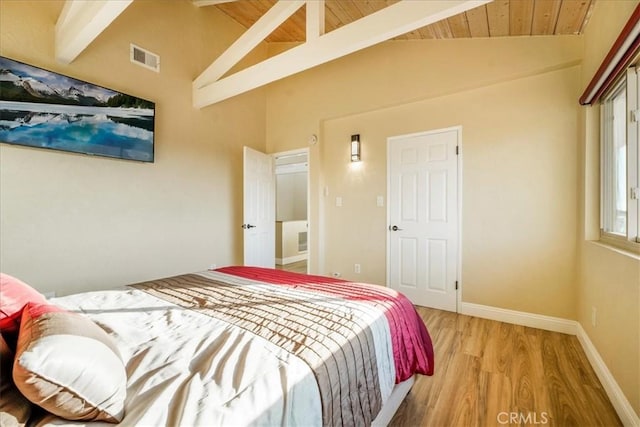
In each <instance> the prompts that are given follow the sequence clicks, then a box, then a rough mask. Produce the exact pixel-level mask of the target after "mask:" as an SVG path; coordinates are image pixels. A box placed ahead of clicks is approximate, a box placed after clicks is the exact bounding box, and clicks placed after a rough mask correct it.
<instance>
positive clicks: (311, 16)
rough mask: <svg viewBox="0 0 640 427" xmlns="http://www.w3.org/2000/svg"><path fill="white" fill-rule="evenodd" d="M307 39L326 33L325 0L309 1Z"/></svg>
mask: <svg viewBox="0 0 640 427" xmlns="http://www.w3.org/2000/svg"><path fill="white" fill-rule="evenodd" d="M306 28H307V41H309V40H313V39H317V38H318V37H320V36H321V35H323V34H324V0H309V1H307V27H306Z"/></svg>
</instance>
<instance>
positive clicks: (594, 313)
mask: <svg viewBox="0 0 640 427" xmlns="http://www.w3.org/2000/svg"><path fill="white" fill-rule="evenodd" d="M591 324H592V325H593V327H594V328H595V327H596V325H597V324H598V309H597V308H595V307H591Z"/></svg>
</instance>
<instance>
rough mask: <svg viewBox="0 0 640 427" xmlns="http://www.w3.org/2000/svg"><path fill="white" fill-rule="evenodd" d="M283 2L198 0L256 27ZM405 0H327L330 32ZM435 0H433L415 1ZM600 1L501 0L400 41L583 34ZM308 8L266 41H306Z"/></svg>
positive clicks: (406, 36)
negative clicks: (273, 7) (268, 12)
mask: <svg viewBox="0 0 640 427" xmlns="http://www.w3.org/2000/svg"><path fill="white" fill-rule="evenodd" d="M276 1H277V0H236V1H219V0H194V3H195V4H198V3H199V4H204V3H208V4H209V5H213V6H214V7H216V8H218V9H219V10H220V11H222V12H223V13H225V14H226V15H228V16H230V17H231V18H232V19H234V20H235V21H237V22H238V23H240V24H241V25H242V26H244V27H246V28H249V27H251V26H252V25H253V24H254V23H255V22H256V21H257V20H258V19H259V18H260V17H261V16H263V15H264V14H265V13H266V12H267V10H269V9H270V8H271V7H272V6H273V5H274V4H275V3H276ZM398 1H399V0H325V30H326V32H330V31H333V30H335V29H336V28H340V27H342V26H344V25H347V24H349V23H351V22H353V21H356V20H358V19H360V18H362V17H364V16H367V15H370V14H372V13H374V12H377V11H379V10H381V9H384V8H385V7H387V6H390V5H392V4H394V3H397V2H398ZM413 1H431V0H413ZM594 3H595V0H495V1H493V2H492V3H489V4H486V5H481V6H479V7H476V8H473V9H471V10H468V11H466V12H463V13H460V14H457V15H454V16H451V17H449V18H447V19H443V20H442V21H438V22H435V23H433V24H431V25H427V26H425V27H422V28H419V29H416V30H413V31H411V32H408V33H405V34H402V35H400V36H398V37H395V39H396V40H410V39H450V38H468V37H504V36H538V35H554V34H555V35H564V34H580V33H582V31H583V30H584V27H585V25H586V24H587V22H588V20H589V16H590V15H591V9H592V8H593V4H594ZM305 20H306V8H304V7H303V8H301V9H299V10H298V11H297V12H296V13H295V14H293V15H292V16H291V17H290V18H289V19H288V20H287V21H286V22H284V23H283V24H282V25H281V26H280V27H278V28H277V29H275V30H274V31H273V32H272V33H271V34H270V35H269V36H268V37H267V38H266V39H265V40H266V41H267V42H303V41H305V36H306V31H305Z"/></svg>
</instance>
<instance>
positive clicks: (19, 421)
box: [0, 335, 31, 427]
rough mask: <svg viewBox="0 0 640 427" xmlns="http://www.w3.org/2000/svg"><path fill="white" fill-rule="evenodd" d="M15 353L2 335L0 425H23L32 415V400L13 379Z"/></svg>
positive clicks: (0, 348)
mask: <svg viewBox="0 0 640 427" xmlns="http://www.w3.org/2000/svg"><path fill="white" fill-rule="evenodd" d="M12 366H13V353H12V352H11V350H10V349H9V346H8V345H7V343H6V342H5V340H4V338H2V335H0V426H2V427H22V426H24V425H26V424H27V421H28V420H29V416H30V415H31V402H29V401H28V400H27V399H25V397H24V396H23V395H21V394H20V392H19V391H18V389H17V388H16V386H15V385H14V384H13V380H12V379H11V369H12Z"/></svg>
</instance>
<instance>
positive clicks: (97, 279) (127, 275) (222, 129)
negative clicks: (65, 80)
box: [0, 0, 266, 294]
mask: <svg viewBox="0 0 640 427" xmlns="http://www.w3.org/2000/svg"><path fill="white" fill-rule="evenodd" d="M61 8H62V2H61V1H41V0H39V1H5V0H3V1H1V2H0V31H1V32H0V40H1V43H0V53H1V54H2V55H3V56H7V57H10V58H13V59H17V60H20V61H24V62H27V63H30V64H33V65H36V66H40V67H43V68H47V69H51V70H53V71H57V72H60V73H62V74H65V75H68V76H71V77H75V78H79V79H83V80H87V81H89V82H92V83H96V84H99V85H102V86H106V87H109V88H113V89H116V90H120V91H123V92H126V93H130V94H132V95H136V96H139V97H142V98H146V99H150V100H153V101H155V102H156V127H155V142H156V159H155V163H153V164H143V163H136V162H128V161H119V160H112V159H104V158H97V157H87V156H82V155H74V154H68V153H59V152H51V151H45V150H38V149H29V148H20V147H15V146H9V145H6V144H1V145H0V190H1V191H0V203H1V204H0V214H1V215H0V217H1V221H2V222H1V224H0V231H1V234H2V238H1V239H0V244H1V247H0V265H1V268H2V271H4V272H6V273H9V274H12V275H15V276H17V277H20V278H22V279H24V280H25V281H27V282H28V283H31V284H33V285H34V286H35V287H36V288H38V289H39V290H40V291H42V292H50V291H56V292H58V294H66V293H71V292H77V291H84V290H88V289H97V288H108V287H113V286H117V285H123V284H126V283H131V282H135V281H140V280H146V279H151V278H155V277H162V276H166V275H173V274H178V273H183V272H192V271H197V270H203V269H206V268H208V267H209V265H210V264H211V263H217V264H218V265H223V264H230V263H235V262H241V259H242V258H241V250H242V248H241V241H242V240H241V238H242V235H241V229H240V227H239V224H240V220H239V218H241V208H242V206H241V198H240V197H239V196H238V195H239V194H240V191H241V179H242V167H241V162H242V145H243V144H246V145H249V146H253V147H255V148H258V149H264V133H265V101H264V99H265V98H264V90H257V91H253V92H251V93H250V94H246V95H242V96H239V97H236V98H234V99H232V100H229V101H227V102H223V103H220V104H217V105H215V106H211V107H207V108H205V109H203V110H195V109H193V107H192V106H191V82H192V80H193V79H194V77H196V76H197V75H198V74H199V73H200V72H201V71H202V70H204V69H205V68H206V66H207V65H208V64H209V63H210V62H211V61H212V60H213V59H214V58H215V57H216V56H217V55H219V54H220V52H222V50H223V49H224V48H226V46H228V45H229V44H230V43H231V41H232V40H233V39H234V38H235V37H237V36H238V35H239V34H241V32H242V28H241V27H240V26H239V25H237V24H236V23H235V22H232V21H231V20H230V19H229V18H227V17H225V16H224V15H222V14H219V13H218V12H216V11H215V9H213V8H196V7H194V6H193V5H192V4H191V3H190V2H188V1H186V0H180V1H174V0H155V1H153V2H148V1H140V2H139V1H136V2H133V4H132V5H131V6H130V7H129V8H128V9H127V10H125V12H124V13H123V14H122V15H121V16H120V17H118V19H117V20H116V21H115V22H114V23H113V24H112V25H111V26H110V27H109V28H107V30H106V31H105V32H104V33H103V34H102V35H100V36H99V37H98V38H97V39H96V40H95V41H94V42H93V43H92V44H91V45H90V46H89V47H88V49H87V50H86V51H84V52H83V53H82V54H81V55H80V56H79V57H78V58H77V60H75V61H74V62H73V63H72V64H71V65H68V66H65V65H61V64H58V63H57V62H56V61H55V59H54V54H53V42H54V25H55V22H56V20H57V17H58V15H59V13H60V10H61ZM131 42H133V43H136V44H137V45H139V46H142V47H144V48H147V49H149V50H151V51H152V52H155V53H158V54H159V55H160V56H161V72H160V73H159V74H156V73H154V72H152V71H149V70H146V69H144V68H142V67H139V66H136V65H133V64H131V63H130V62H129V43H131ZM264 55H266V48H264V46H263V47H260V48H259V49H258V50H257V52H254V54H253V56H254V57H253V58H252V59H251V60H253V61H255V60H256V59H257V58H260V57H263V56H264Z"/></svg>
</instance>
